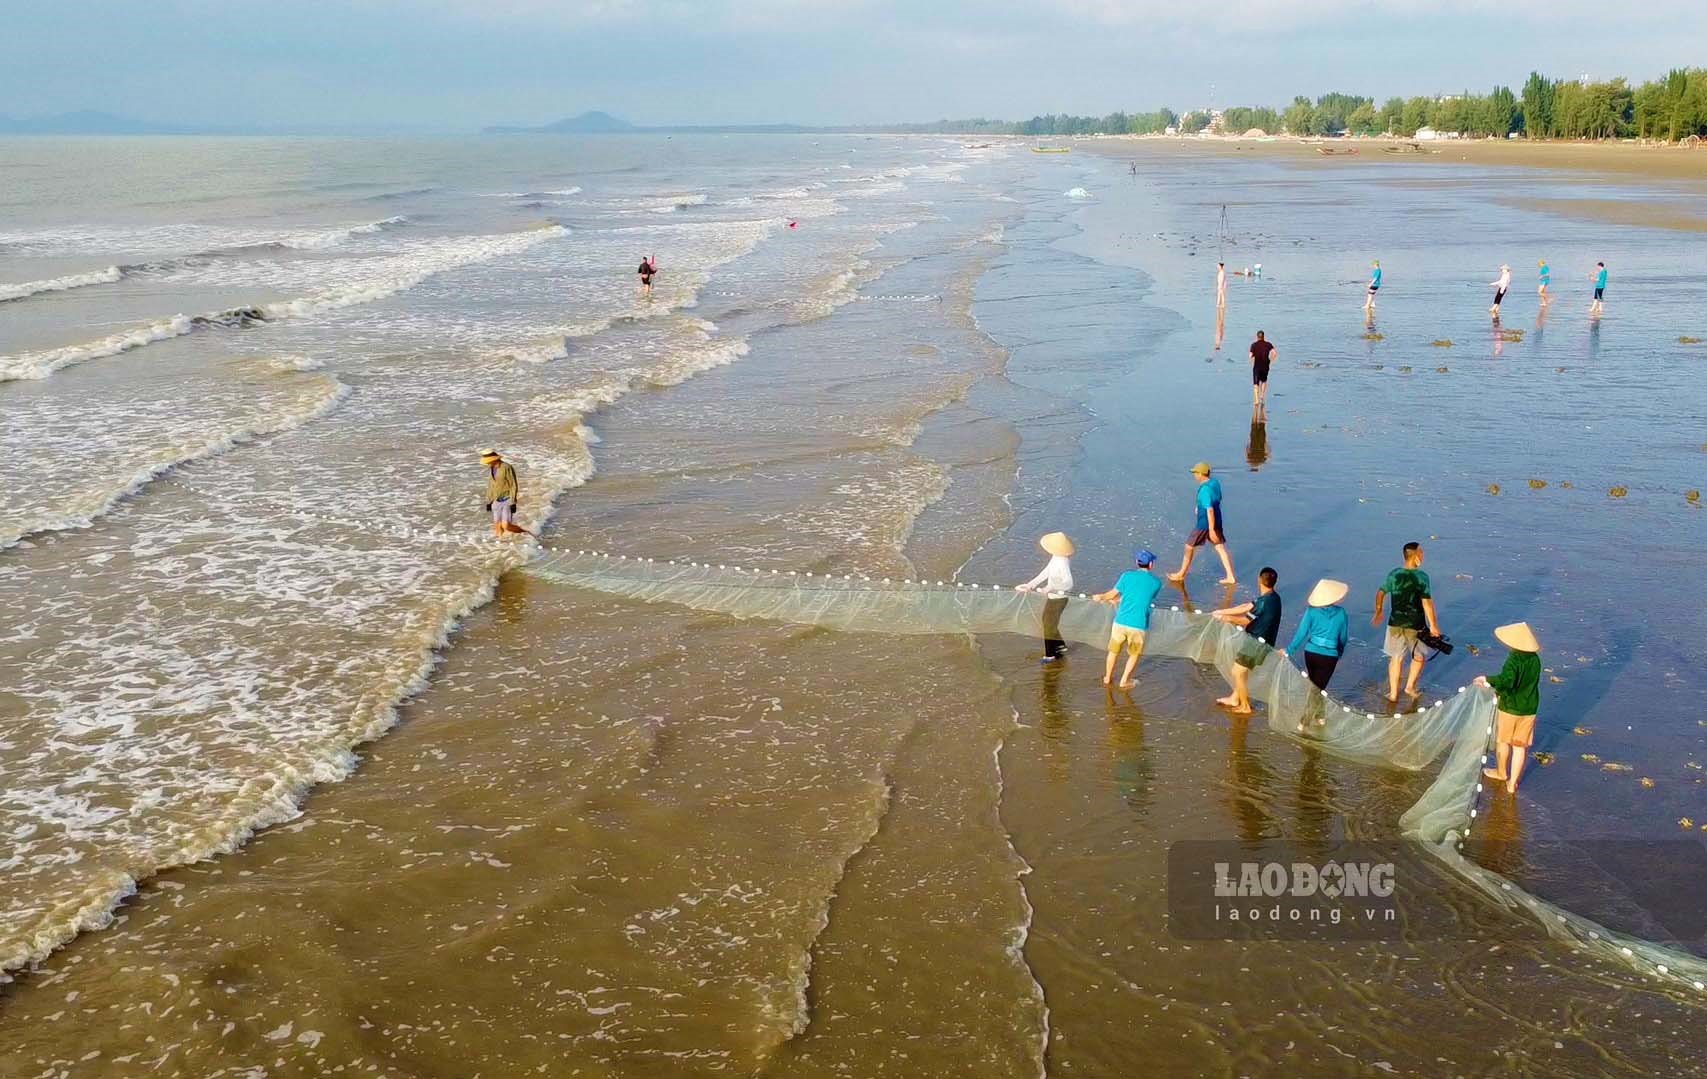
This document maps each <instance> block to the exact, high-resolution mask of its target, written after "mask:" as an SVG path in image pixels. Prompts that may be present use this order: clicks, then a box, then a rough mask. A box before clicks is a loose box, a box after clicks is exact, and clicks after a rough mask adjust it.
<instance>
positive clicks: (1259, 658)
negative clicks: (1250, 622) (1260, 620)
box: [1233, 634, 1274, 671]
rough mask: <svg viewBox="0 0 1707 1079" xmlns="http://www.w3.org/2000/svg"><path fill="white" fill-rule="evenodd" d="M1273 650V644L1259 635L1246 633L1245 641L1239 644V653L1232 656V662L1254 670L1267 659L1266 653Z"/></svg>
mask: <svg viewBox="0 0 1707 1079" xmlns="http://www.w3.org/2000/svg"><path fill="white" fill-rule="evenodd" d="M1272 651H1274V646H1273V645H1271V644H1269V643H1268V642H1267V641H1265V640H1263V639H1262V638H1261V637H1252V636H1250V635H1248V634H1247V635H1246V638H1245V642H1244V643H1243V644H1241V645H1239V654H1238V655H1236V656H1234V657H1233V662H1234V663H1237V664H1238V665H1239V666H1241V667H1243V668H1245V669H1246V670H1250V671H1254V670H1256V669H1257V668H1258V667H1261V666H1262V665H1263V661H1264V660H1266V659H1268V654H1269V653H1270V652H1272Z"/></svg>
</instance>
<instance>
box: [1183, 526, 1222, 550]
mask: <svg viewBox="0 0 1707 1079" xmlns="http://www.w3.org/2000/svg"><path fill="white" fill-rule="evenodd" d="M1226 542H1227V533H1226V532H1222V533H1221V538H1220V539H1214V538H1212V537H1211V536H1210V535H1209V529H1207V528H1194V529H1192V530H1191V535H1190V536H1189V537H1187V538H1186V541H1185V545H1186V546H1187V547H1201V546H1203V545H1204V544H1205V543H1226Z"/></svg>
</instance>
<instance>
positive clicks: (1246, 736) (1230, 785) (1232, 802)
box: [1226, 716, 1278, 845]
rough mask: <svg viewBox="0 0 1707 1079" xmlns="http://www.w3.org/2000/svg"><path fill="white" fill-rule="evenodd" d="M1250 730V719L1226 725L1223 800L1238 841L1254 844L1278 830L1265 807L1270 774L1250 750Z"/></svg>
mask: <svg viewBox="0 0 1707 1079" xmlns="http://www.w3.org/2000/svg"><path fill="white" fill-rule="evenodd" d="M1250 728H1251V717H1250V716H1234V717H1232V719H1231V721H1230V722H1229V724H1228V726H1227V786H1226V800H1227V809H1228V811H1229V812H1230V813H1231V814H1232V816H1233V820H1234V822H1235V826H1236V828H1237V830H1238V833H1239V839H1240V840H1241V841H1242V842H1244V843H1246V844H1250V845H1255V844H1257V843H1260V842H1262V841H1263V840H1265V839H1269V838H1272V837H1273V836H1274V835H1276V834H1277V832H1278V829H1277V828H1276V827H1275V826H1274V820H1273V818H1272V817H1270V816H1269V812H1268V809H1267V808H1266V806H1267V803H1268V802H1269V800H1270V799H1271V797H1272V795H1271V792H1270V787H1271V785H1272V784H1273V781H1274V773H1273V772H1272V771H1270V770H1269V767H1268V765H1267V764H1266V763H1265V762H1264V761H1263V759H1262V757H1261V756H1260V755H1258V754H1257V753H1256V752H1255V751H1254V750H1252V749H1251V748H1250V744H1249V740H1250Z"/></svg>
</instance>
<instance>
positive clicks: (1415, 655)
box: [1381, 626, 1429, 663]
mask: <svg viewBox="0 0 1707 1079" xmlns="http://www.w3.org/2000/svg"><path fill="white" fill-rule="evenodd" d="M1421 636H1422V630H1420V629H1406V628H1404V627H1403V626H1388V627H1387V640H1386V643H1384V644H1383V645H1382V646H1381V654H1382V655H1384V656H1386V657H1387V658H1388V659H1403V658H1404V657H1405V656H1410V657H1411V658H1412V659H1414V660H1416V661H1417V662H1418V663H1422V662H1424V661H1425V660H1427V659H1428V657H1429V650H1428V646H1427V645H1425V644H1423V643H1422V639H1421Z"/></svg>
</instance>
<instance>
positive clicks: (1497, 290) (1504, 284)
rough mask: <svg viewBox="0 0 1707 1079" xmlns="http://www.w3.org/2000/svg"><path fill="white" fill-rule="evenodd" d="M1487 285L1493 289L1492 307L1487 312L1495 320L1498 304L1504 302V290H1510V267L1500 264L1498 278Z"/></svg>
mask: <svg viewBox="0 0 1707 1079" xmlns="http://www.w3.org/2000/svg"><path fill="white" fill-rule="evenodd" d="M1488 284H1490V285H1492V286H1493V287H1494V305H1493V306H1492V307H1490V308H1488V312H1489V313H1490V314H1492V315H1493V316H1494V317H1495V318H1499V317H1500V304H1502V303H1504V302H1505V293H1506V289H1509V288H1511V267H1510V266H1507V265H1505V264H1504V263H1501V264H1500V276H1499V277H1498V279H1496V280H1493V281H1489V282H1488Z"/></svg>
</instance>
